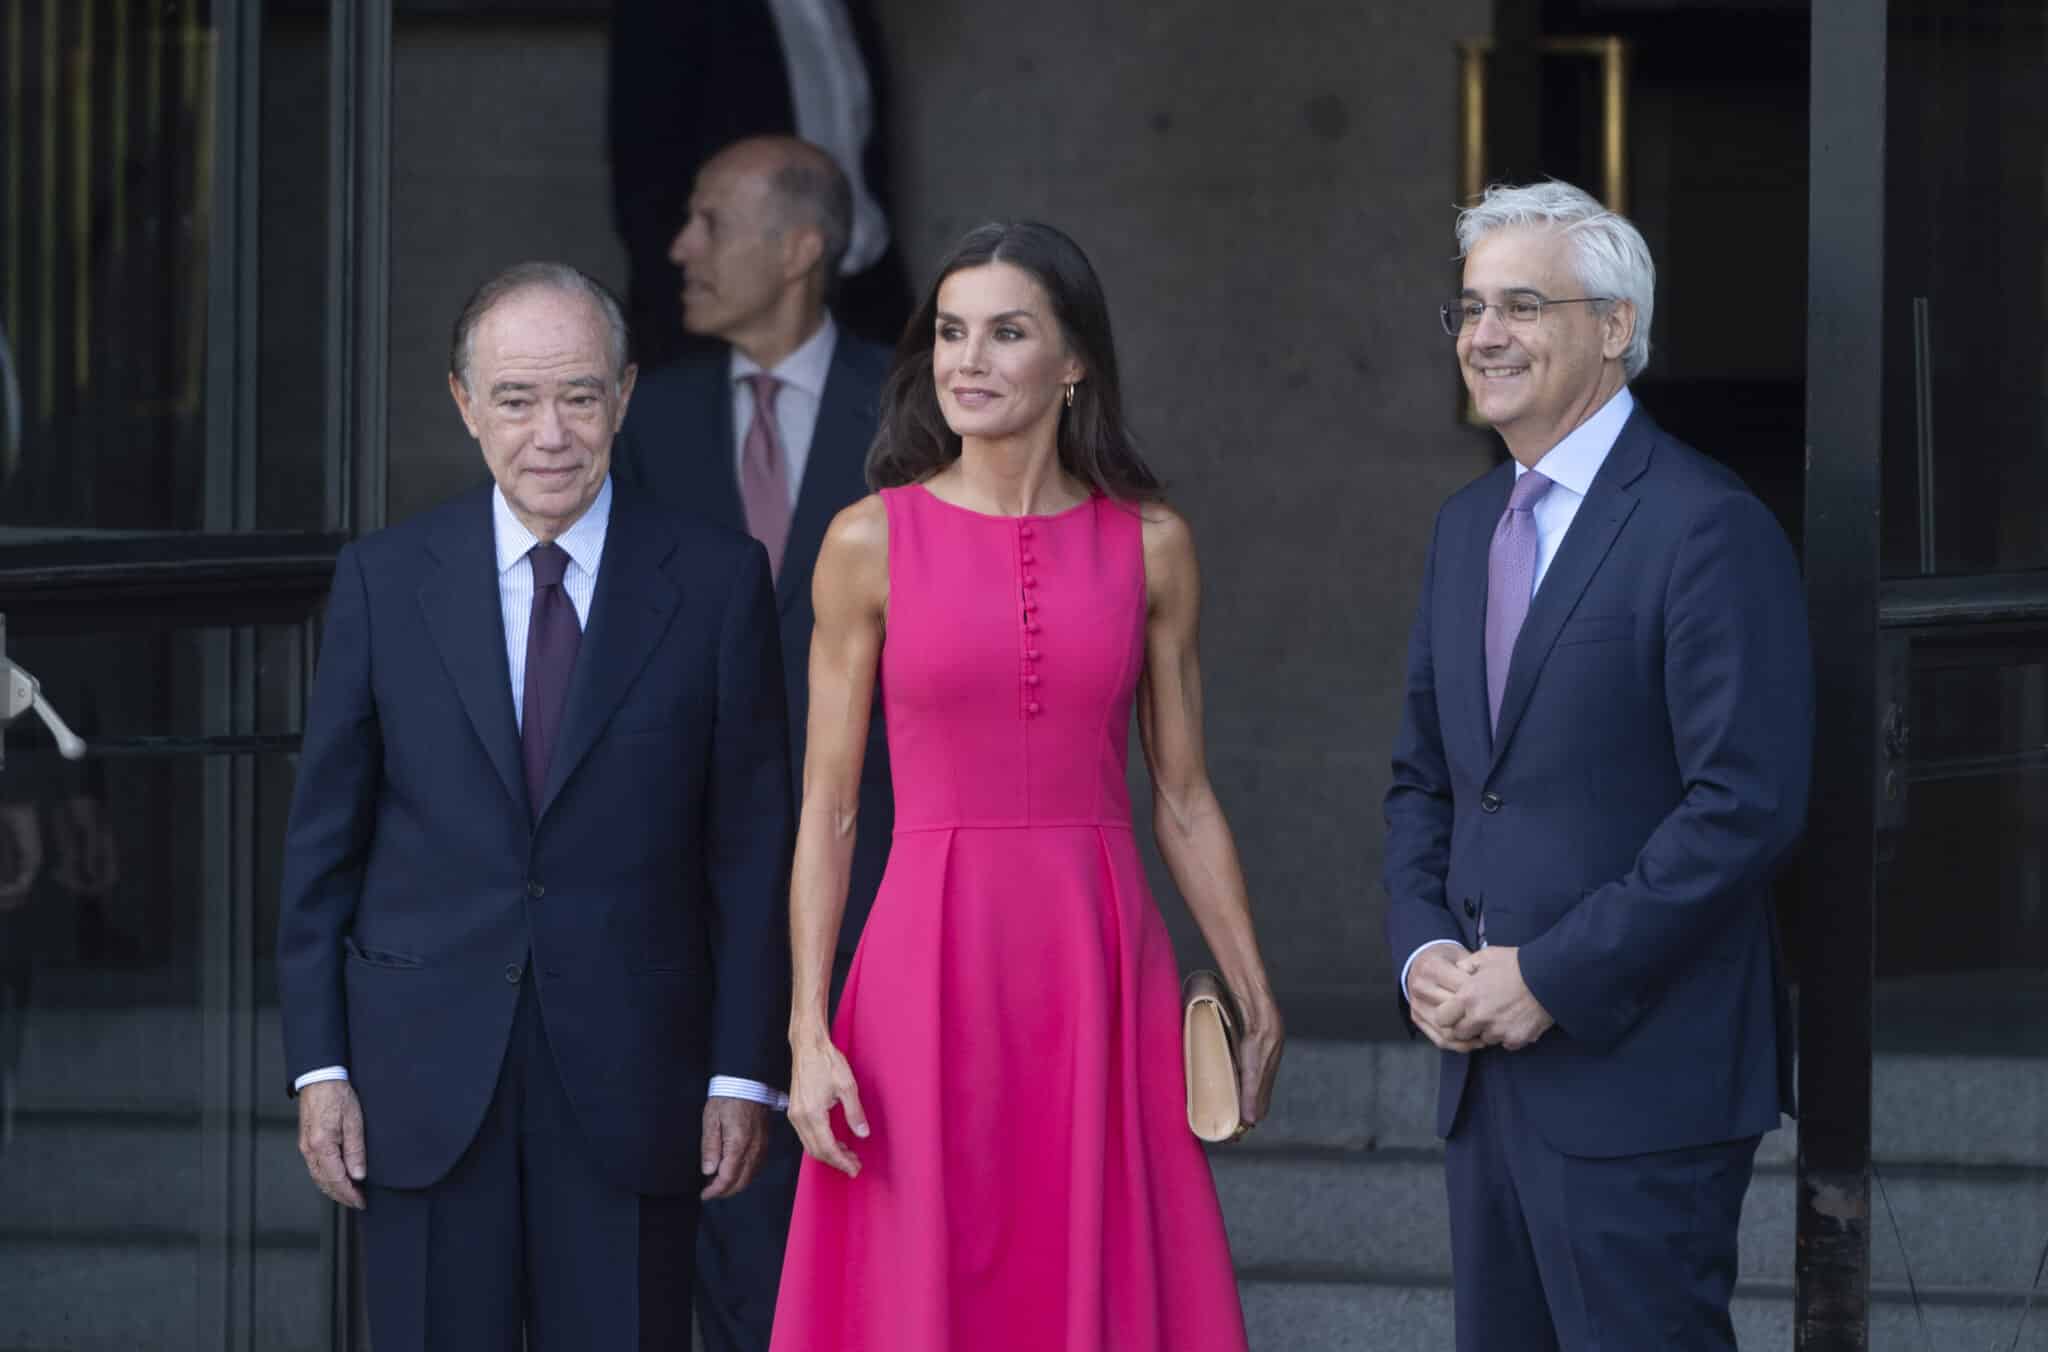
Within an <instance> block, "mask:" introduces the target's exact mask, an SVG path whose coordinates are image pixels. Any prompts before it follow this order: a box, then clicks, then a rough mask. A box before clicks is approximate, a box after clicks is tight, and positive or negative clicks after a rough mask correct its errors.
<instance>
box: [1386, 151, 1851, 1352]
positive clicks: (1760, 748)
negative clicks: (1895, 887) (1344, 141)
mask: <svg viewBox="0 0 2048 1352" xmlns="http://www.w3.org/2000/svg"><path fill="white" fill-rule="evenodd" d="M1458 240H1459V244H1460V246H1461V251H1462V253H1463V255H1464V260H1465V264H1464V289H1463V292H1462V294H1461V295H1460V296H1459V298H1458V299H1457V300H1456V301H1454V302H1452V303H1451V304H1449V305H1446V306H1444V307H1443V320H1444V328H1445V330H1446V332H1447V333H1449V334H1450V335H1451V336H1453V337H1455V338H1456V340H1457V353H1458V360H1459V365H1460V367H1461V368H1462V370H1463V374H1464V378H1465V383H1466V386H1467V388H1468V389H1469V390H1470V392H1471V396H1472V401H1473V404H1474V405H1475V407H1476V408H1477V409H1478V411H1479V412H1480V413H1481V414H1482V415H1484V416H1485V417H1486V419H1487V420H1488V421H1489V422H1491V423H1492V424H1493V426H1494V428H1495V429H1496V430H1497V431H1498V432H1499V433H1500V435H1501V438H1502V440H1503V441H1505V442H1506V444H1507V448H1508V452H1509V455H1510V457H1511V458H1510V460H1509V462H1508V463H1506V464H1504V465H1502V466H1500V467H1499V468H1498V469H1496V470H1494V471H1493V472H1492V473H1490V474H1487V475H1485V476H1483V477H1482V478H1480V479H1479V480H1477V481H1476V482H1474V483H1472V484H1471V485H1469V486H1467V487H1466V488H1464V489H1463V490H1461V491H1460V492H1458V493H1457V494H1455V495H1454V496H1453V497H1452V498H1451V499H1450V501H1449V502H1447V503H1446V504H1445V505H1444V508H1443V510H1442V512H1441V513H1440V514H1439V515H1438V517H1437V521H1436V527H1435V533H1434V537H1433V539H1432V541H1431V545H1430V554H1429V564H1428V570H1427V572H1426V573H1425V575H1424V581H1423V588H1422V598H1421V602H1420V605H1419V608H1418V611H1417V615H1416V619H1415V627H1414V632H1413V636H1412V638H1411V641H1410V649H1409V665H1408V680H1407V692H1406V699H1405V703H1404V706H1403V716H1402V721H1401V730H1400V734H1399V738H1398V740H1397V742H1396V745H1395V752H1394V763H1393V782H1392V787H1391V788H1390V789H1389V791H1388V793H1387V799H1386V820H1387V841H1386V874H1385V878H1386V886H1387V892H1388V908H1387V935H1388V938H1389V940H1390V942H1391V945H1392V948H1393V953H1394V961H1395V962H1397V963H1400V964H1401V985H1402V993H1403V995H1404V997H1405V999H1406V1001H1407V1004H1408V1010H1409V1015H1410V1017H1411V1018H1412V1020H1413V1022H1414V1025H1415V1027H1416V1028H1418V1029H1419V1030H1420V1031H1421V1032H1422V1033H1423V1034H1425V1035H1426V1036H1427V1037H1428V1038H1429V1040H1430V1041H1432V1042H1434V1043H1435V1044H1436V1045H1437V1046H1438V1047H1439V1048H1441V1049H1442V1051H1443V1058H1442V1062H1443V1064H1442V1075H1441V1084H1440V1090H1439V1095H1438V1102H1437V1130H1438V1132H1439V1133H1440V1134H1441V1135H1443V1136H1444V1137H1445V1140H1446V1158H1445V1171H1446V1175H1447V1182H1448V1185H1449V1193H1450V1205H1451V1248H1452V1258H1453V1263H1454V1266H1455V1284H1456V1304H1457V1326H1458V1328H1457V1341H1458V1347H1459V1348H1460V1349H1463V1350H1464V1352H1481V1350H1482V1349H1483V1350H1484V1352H1516V1350H1518V1349H1529V1350H1530V1352H1536V1350H1537V1349H1559V1348H1563V1349H1568V1350H1569V1352H1592V1349H1616V1348H1626V1349H1631V1352H1633V1350H1634V1349H1638V1348H1658V1349H1674V1348H1686V1349H1692V1348H1698V1349H1707V1348H1716V1349H1723V1348H1733V1347H1734V1346H1735V1341H1734V1331H1733V1327H1732V1325H1731V1322H1730V1319H1729V1313H1728V1304H1729V1298H1730V1296H1731V1294H1732V1291H1733V1287H1734V1283H1735V1272H1736V1228H1737V1222H1738V1220H1739V1218H1740V1215H1741V1210H1742V1200H1743V1195H1744V1193H1745V1191H1746V1189H1747V1186H1748V1183H1749V1177H1750V1169H1751V1164H1752V1161H1753V1159H1754V1156H1755V1152H1756V1147H1757V1142H1758V1139H1759V1137H1760V1136H1761V1135H1762V1133H1764V1132H1766V1131H1769V1130H1771V1129H1772V1128H1773V1127H1775V1126H1776V1125H1777V1124H1778V1120H1779V1114H1780V1112H1781V1111H1790V1109H1791V1089H1790V1085H1791V1069H1792V1064H1791V1033H1792V1025H1791V1022H1790V1020H1789V1018H1788V1015H1787V1010H1786V1006H1785V1001H1784V998H1783V991H1784V983H1783V978H1782V964H1781V959H1780V956H1779V949H1778V943H1777V935H1776V927H1775V923H1774V918H1773V914H1772V907H1771V893H1770V883H1771V878H1772V874H1773V872H1774V871H1775V869H1776V867H1777V865H1778V863H1779V861H1780V859H1781V858H1782V857H1783V856H1784V854H1785V853H1786V851H1787V850H1788V848H1789V847H1790V846H1791V845H1792V843H1793V841H1794V839H1795V838H1796V837H1797V836H1798V834H1799V831H1800V827H1801V824H1802V821H1803V819H1804V814H1805V809H1806V797H1807V787H1808V777H1809V772H1810V768H1811V767H1810V761H1811V743H1812V693H1811V690H1812V675H1811V658H1810V654H1809V651H1808V646H1807V632H1806V621H1805V614H1804V609H1803V606H1802V601H1801V589H1800V581H1799V573H1798V568H1797V566H1796V564H1795V561H1794V559H1793V555H1792V551H1791V549H1790V548H1789V547H1788V545H1787V543H1786V540H1785V537H1784V534H1783V532H1782V531H1781V530H1780V529H1779V527H1778V524H1777V522H1776V521H1775V520H1774V519H1773V518H1772V516H1771V514H1770V513H1769V512H1768V511H1767V510H1766V509H1765V508H1764V507H1763V506H1762V504H1760V503H1759V502H1758V501H1757V499H1756V498H1754V497H1753V496H1751V495H1750V494H1749V493H1748V492H1747V491H1746V490H1745V489H1744V488H1743V486H1742V484H1741V483H1740V482H1739V481H1738V480H1737V479H1736V478H1735V476H1734V475H1732V474H1730V473H1729V472H1728V471H1727V470H1725V469H1723V468H1722V467H1720V466H1719V465H1717V464H1715V463H1714V462H1713V461H1711V460H1708V459H1706V458H1705V457H1703V456H1701V455H1700V454H1698V453H1697V452H1695V451H1693V450H1692V449H1690V448H1689V447H1687V446H1684V445H1682V444H1681V443H1679V442H1678V441H1676V440H1674V439H1673V438H1671V437H1670V436H1668V435H1666V434H1665V433H1664V432H1663V431H1662V430H1661V429H1659V428H1658V427H1657V425H1656V424H1655V423H1654V422H1652V421H1651V420H1650V417H1649V415H1648V414H1647V413H1646V412H1644V411H1643V410H1642V409H1641V408H1639V407H1637V406H1636V404H1635V402H1634V400H1633V398H1632V397H1631V395H1630V393H1629V390H1628V381H1629V380H1630V379H1632V378H1633V377H1634V376H1636V375H1637V374H1638V373H1640V372H1641V371H1642V369H1643V366H1644V363H1645V362H1646V361H1647V360H1648V357H1649V329H1650V310H1651V302H1652V293H1653V288H1654V281H1655V274H1654V270H1653V268H1652V265H1651V261H1650V253H1649V250H1648V248H1647V247H1646V246H1645V245H1644V243H1643V239H1642V236H1641V235H1640V234H1639V233H1638V232H1637V231H1636V229H1635V227H1634V226H1633V225H1631V224H1630V223H1629V222H1628V221H1627V220H1625V219H1623V218H1622V217H1620V216H1618V215H1616V214H1615V213H1613V212H1610V211H1607V210H1605V209H1604V208H1603V207H1601V206H1600V204H1599V203H1597V202H1595V201H1594V200H1593V199H1592V198H1590V197H1589V196H1587V195H1586V194H1585V193H1583V192H1581V191H1579V190H1578V189H1576V188H1573V187H1570V186H1568V185H1566V184H1562V183H1555V182H1552V183H1544V184H1538V185H1534V186H1531V187H1525V188H1493V189H1490V190H1489V191H1488V192H1487V194H1486V196H1485V199H1484V200H1483V201H1482V202H1481V203H1479V204H1478V205H1476V206H1474V207H1472V208H1470V209H1468V210H1467V211H1465V212H1464V213H1463V214H1462V215H1461V216H1460V218H1459V222H1458Z"/></svg>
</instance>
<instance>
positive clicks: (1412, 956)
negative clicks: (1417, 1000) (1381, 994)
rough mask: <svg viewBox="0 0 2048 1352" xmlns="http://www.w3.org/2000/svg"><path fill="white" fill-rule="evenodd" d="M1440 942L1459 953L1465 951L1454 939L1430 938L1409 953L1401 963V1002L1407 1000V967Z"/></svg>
mask: <svg viewBox="0 0 2048 1352" xmlns="http://www.w3.org/2000/svg"><path fill="white" fill-rule="evenodd" d="M1441 944H1449V945H1450V946H1451V947H1452V948H1455V949H1457V950H1458V951H1459V952H1461V953H1462V952H1464V951H1465V945H1463V944H1461V943H1459V942H1458V941H1457V940H1456V939H1431V940H1430V941H1429V942H1428V943H1426V944H1423V945H1421V946H1420V947H1418V948H1417V949H1416V950H1415V951H1414V952H1413V953H1410V954H1409V955H1408V961H1406V962H1404V963H1402V964H1401V1002H1402V1003H1403V1004H1407V1003H1408V1002H1409V1001H1408V969H1409V968H1410V967H1413V966H1414V965H1415V960H1416V959H1417V958H1419V957H1421V956H1422V955H1423V953H1424V952H1426V951H1427V950H1429V949H1432V948H1436V947H1438V946H1439V945H1441Z"/></svg>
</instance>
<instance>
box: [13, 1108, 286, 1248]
mask: <svg viewBox="0 0 2048 1352" xmlns="http://www.w3.org/2000/svg"><path fill="white" fill-rule="evenodd" d="M209 1148H216V1138H214V1137H213V1136H212V1135H211V1134H209V1133H207V1132H205V1131H204V1130H202V1129H201V1128H200V1127H199V1125H198V1124H197V1123H196V1122H189V1123H180V1122H177V1121H174V1120H170V1121H167V1120H164V1119H160V1118H156V1117H151V1116H133V1115H131V1116H126V1117H112V1116H93V1117H89V1118H83V1119H78V1118H72V1117H70V1116H68V1115H61V1114H38V1113H25V1114H21V1115H19V1116H17V1118H16V1120H15V1129H14V1139H13V1141H12V1142H11V1143H10V1144H9V1145H8V1146H7V1148H6V1149H5V1150H0V1232H6V1233H21V1232H24V1231H28V1232H42V1231H48V1232H52V1233H62V1232H66V1231H82V1232H87V1233H91V1232H95V1231H115V1230H120V1229H123V1228H127V1227H135V1228H138V1229H141V1230H144V1231H148V1232H152V1233H172V1232H177V1231H182V1230H189V1229H191V1227H192V1226H193V1224H194V1218H195V1217H197V1216H201V1215H204V1214H205V1205H206V1203H205V1180H206V1167H207V1157H206V1154H205V1152H206V1151H207V1150H208V1149H209ZM253 1182H254V1186H255V1202H256V1225H257V1228H258V1229H259V1230H263V1231H278V1232H286V1231H303V1232H305V1233H308V1234H312V1235H317V1234H318V1233H319V1231H320V1226H321V1225H322V1223H323V1216H324V1206H325V1203H324V1201H323V1199H322V1198H321V1197H320V1194H319V1193H318V1192H316V1191H315V1190H314V1188H313V1183H312V1180H311V1179H309V1178H308V1177H307V1176H306V1166H305V1162H304V1161H303V1160H302V1159H300V1157H299V1148H298V1133H297V1130H296V1128H295V1126H294V1125H292V1124H290V1123H277V1124H265V1125H264V1126H263V1127H262V1128H261V1129H259V1130H258V1132H257V1134H256V1141H255V1168H254V1179H253Z"/></svg>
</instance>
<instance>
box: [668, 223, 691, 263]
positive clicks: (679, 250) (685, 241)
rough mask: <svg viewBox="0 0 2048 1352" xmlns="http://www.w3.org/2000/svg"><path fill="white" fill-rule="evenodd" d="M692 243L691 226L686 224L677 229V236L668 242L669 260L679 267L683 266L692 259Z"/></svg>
mask: <svg viewBox="0 0 2048 1352" xmlns="http://www.w3.org/2000/svg"><path fill="white" fill-rule="evenodd" d="M692 245H693V241H692V240H691V238H690V227H689V226H687V225H686V226H684V227H683V228H682V229H680V230H678V231H676V237H675V238H674V239H672V240H670V241H669V242H668V261H669V262H671V263H673V264H675V265H676V266H677V267H683V266H684V265H686V264H687V263H688V262H689V261H690V254H691V252H692Z"/></svg>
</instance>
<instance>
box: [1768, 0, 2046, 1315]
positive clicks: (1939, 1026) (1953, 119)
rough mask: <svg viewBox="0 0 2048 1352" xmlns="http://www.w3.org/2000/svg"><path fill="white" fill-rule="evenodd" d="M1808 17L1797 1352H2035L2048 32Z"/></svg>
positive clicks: (1870, 11)
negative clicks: (1808, 604)
mask: <svg viewBox="0 0 2048 1352" xmlns="http://www.w3.org/2000/svg"><path fill="white" fill-rule="evenodd" d="M1813 15H1814V43H1813V103H1812V111H1813V146H1812V151H1813V153H1812V176H1811V189H1810V191H1811V205H1810V212H1809V218H1810V223H1811V237H1810V253H1809V278H1810V287H1811V305H1810V309H1809V314H1808V370H1809V384H1808V416H1807V442H1808V462H1807V463H1808V470H1807V476H1808V478H1807V508H1806V522H1807V540H1806V546H1807V547H1806V564H1807V576H1808V585H1809V594H1810V598H1811V601H1812V620H1813V629H1814V639H1815V655H1816V668H1817V671H1818V673H1819V675H1820V695H1821V702H1820V709H1819V720H1818V726H1819V740H1818V743H1817V747H1816V750H1817V760H1816V769H1817V773H1816V782H1815V794H1814V799H1813V803H1812V807H1811V811H1810V815H1809V821H1810V826H1809V832H1808V836H1809V840H1808V849H1807V857H1806V865H1807V868H1806V877H1807V888H1806V892H1805V896H1804V898H1803V911H1802V914H1801V916H1800V931H1801V938H1802V942H1801V944H1800V945H1799V948H1800V952H1799V961H1798V965H1799V970H1800V975H1801V991H1800V996H1801V1042H1802V1045H1801V1091H1802V1100H1803V1101H1802V1104H1801V1107H1802V1118H1801V1123H1800V1144H1799V1149H1800V1189H1799V1215H1798V1226H1799V1249H1798V1252H1799V1260H1798V1262H1799V1269H1798V1283H1799V1289H1798V1302H1797V1309H1798V1314H1797V1330H1798V1345H1799V1346H1800V1347H1801V1348H1802V1349H1813V1350H1815V1352H1817V1350H1818V1349H1830V1350H1832V1349H1844V1350H1845V1352H1847V1350H1848V1349H1862V1348H1865V1347H1868V1346H1871V1345H1892V1344H1893V1343H1894V1342H1895V1343H1896V1344H1897V1345H1901V1346H1904V1345H1918V1344H1919V1343H1921V1342H1922V1341H1925V1342H1926V1343H1927V1345H1929V1346H1944V1347H1946V1346H1959V1347H1960V1346H1993V1345H1997V1346H2006V1345H2008V1344H2010V1345H2013V1346H2020V1345H2022V1344H2021V1343H2020V1342H2018V1341H2015V1340H2016V1339H2018V1338H2019V1337H2020V1336H2021V1332H2022V1330H2023V1329H2024V1330H2025V1337H2026V1339H2027V1340H2028V1341H2027V1345H2031V1344H2032V1341H2033V1340H2034V1339H2035V1337H2036V1334H2035V1330H2034V1327H2033V1326H2032V1325H2029V1324H2028V1323H2027V1318H2028V1316H2027V1314H2026V1313H2023V1311H2026V1309H2027V1307H2028V1306H2029V1304H2031V1305H2033V1306H2034V1307H2035V1308H2034V1309H2033V1310H2032V1312H2031V1313H2032V1314H2033V1315H2034V1316H2036V1317H2038V1314H2039V1312H2040V1302H2041V1291H2040V1287H2041V1281H2042V1271H2041V1261H2042V1256H2043V1254H2044V1253H2048V1153H2044V1152H2048V1144H2044V1143H2048V1114H2044V1106H2043V1105H2048V512H2044V510H2043V507H2044V503H2048V286H2044V282H2048V192H2044V188H2048V130H2044V128H2043V126H2042V124H2041V121H2040V119H2038V118H2036V117H2033V116H2029V115H2023V114H2024V112H2025V110H2029V109H2031V108H2033V107H2034V106H2035V105H2036V104H2037V103H2038V101H2039V93H2040V90H2041V89H2042V87H2043V85H2044V83H2048V11H2044V10H2043V9H2042V8H2041V7H2039V6H2031V5H1976V6H1956V5H1947V4H1942V3H1939V0H1877V2H1876V3H1871V2H1870V0H1815V3H1814V5H1813ZM1874 1065H1875V1066H1876V1068H1877V1070H1876V1073H1873V1066H1874ZM1873 1184H1875V1186H1873ZM1958 1217H1967V1218H1968V1220H1967V1222H1966V1223H1963V1224H1957V1223H1956V1221H1957V1218H1958ZM1930 1292H1938V1293H1939V1294H1938V1296H1936V1297H1935V1298H1933V1299H1927V1297H1928V1295H1929V1293H1930Z"/></svg>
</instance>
